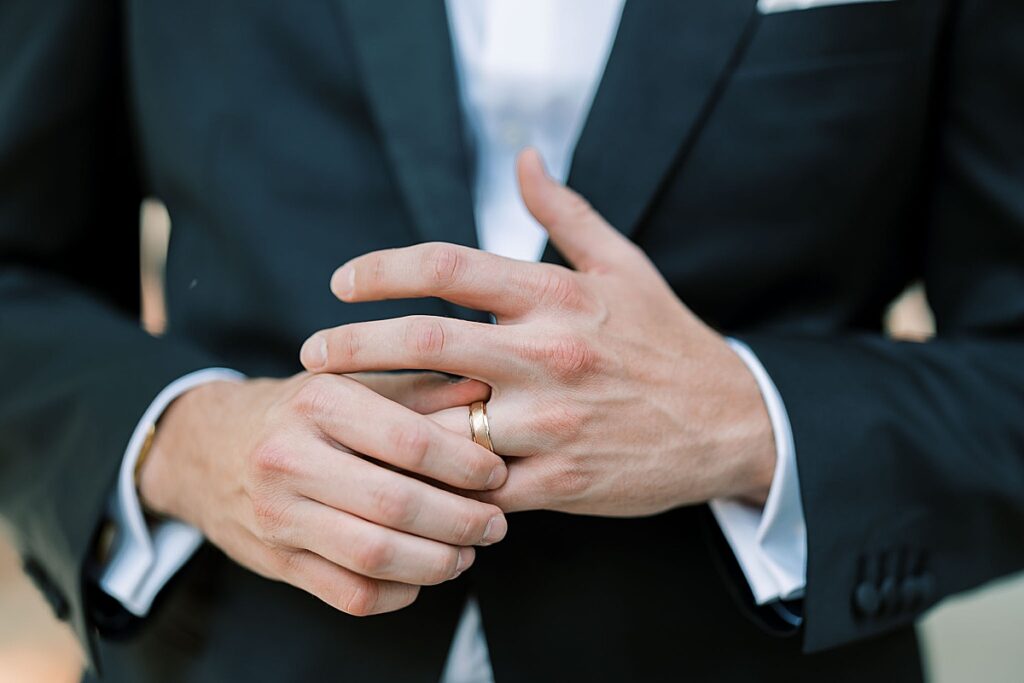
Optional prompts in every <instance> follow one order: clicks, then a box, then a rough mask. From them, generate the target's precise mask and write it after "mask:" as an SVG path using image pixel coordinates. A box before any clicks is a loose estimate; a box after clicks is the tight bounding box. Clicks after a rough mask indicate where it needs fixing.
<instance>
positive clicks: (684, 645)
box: [0, 0, 1024, 681]
mask: <svg viewBox="0 0 1024 683" xmlns="http://www.w3.org/2000/svg"><path fill="white" fill-rule="evenodd" d="M1022 33H1024V4H1021V3H1020V2H1018V1H1017V0H1003V1H999V0H988V1H985V0H893V1H892V2H872V3H858V4H851V5H846V6H834V7H825V8H819V9H813V10H807V11H798V12H791V13H784V14H776V15H771V16H764V17H762V16H760V15H758V14H757V12H756V10H755V1H754V0H714V1H713V2H712V1H710V0H709V1H704V2H700V1H698V0H664V1H655V0H631V1H630V2H629V3H628V4H627V5H626V8H625V12H624V15H623V17H622V23H621V27H620V29H619V32H618V35H617V37H616V40H615V44H614V48H613V50H612V54H611V57H610V61H609V63H608V66H607V70H606V72H605V74H604V78H603V81H602V83H601V85H600V89H599V90H598V93H597V96H596V100H595V102H594V105H593V109H592V111H591V113H590V116H589V119H588V121H587V123H586V126H585V129H584V131H583V134H582V138H581V140H580V142H579V145H578V148H577V151H576V154H575V158H574V162H573V166H572V172H571V177H570V184H571V185H572V186H573V187H575V188H576V189H578V190H579V191H580V192H582V193H583V194H584V195H585V196H587V197H588V198H589V199H590V200H591V201H592V203H593V204H594V206H595V207H596V208H597V209H598V210H599V211H600V212H601V213H603V214H604V215H605V216H606V217H607V218H608V220H609V221H610V222H611V223H612V224H614V225H615V226H617V227H618V228H619V229H620V230H622V231H623V232H625V233H626V234H628V235H630V236H631V237H632V238H633V239H634V240H635V241H636V242H637V243H638V244H640V245H641V246H642V247H643V248H644V249H646V250H647V252H648V253H649V254H650V255H651V257H652V259H653V260H654V262H655V264H656V265H657V266H658V268H659V269H660V270H661V272H662V273H663V274H664V275H665V277H666V278H667V280H668V281H669V282H670V283H671V285H672V286H673V287H674V289H675V290H676V292H677V293H678V294H679V296H680V297H681V298H682V299H683V300H684V301H685V302H686V303H687V304H688V305H690V306H691V307H692V308H693V309H694V310H695V311H696V312H697V313H698V314H699V315H700V316H702V317H703V318H704V319H705V320H707V321H708V322H709V323H710V324H712V325H714V326H716V327H717V328H718V329H720V330H722V331H723V332H726V333H729V334H733V335H736V336H738V337H740V338H741V339H743V340H745V341H746V342H747V343H748V344H750V346H751V347H752V348H753V350H754V351H755V352H756V354H757V355H758V356H759V358H760V359H761V360H762V362H763V363H764V365H765V366H766V368H767V370H768V372H769V373H770V375H771V377H772V378H773V379H774V381H775V383H776V384H777V386H778V388H779V390H780V392H781V394H782V396H783V399H784V401H785V404H786V408H787V410H788V412H789V416H790V419H791V421H792V425H793V431H794V435H795V443H796V452H797V460H798V464H799V473H800V480H801V491H802V496H803V505H804V511H805V514H806V518H807V530H808V544H809V559H808V569H807V592H806V599H805V602H804V616H805V621H804V624H803V626H802V628H801V629H800V630H799V631H797V632H791V633H789V635H788V637H786V636H784V635H783V636H780V635H779V634H778V633H777V632H776V630H775V629H771V628H768V626H769V624H768V622H767V621H765V620H764V619H763V618H762V616H763V615H762V616H759V615H757V614H751V615H750V616H753V617H754V618H748V615H747V614H746V612H748V611H749V612H751V613H753V610H748V609H747V607H749V605H746V606H745V603H744V601H745V600H746V601H749V596H744V595H743V591H744V590H745V587H744V584H743V582H742V580H741V579H737V578H736V577H735V575H734V570H735V566H730V564H729V563H730V562H731V559H730V558H729V556H728V554H727V553H722V552H720V551H719V550H718V549H717V547H716V543H719V542H720V539H715V538H711V539H710V540H711V541H712V542H711V543H710V544H708V543H706V542H705V539H704V538H703V537H704V536H705V535H706V534H711V535H712V536H713V535H714V533H715V531H714V527H713V525H708V524H706V523H705V521H704V520H703V519H702V509H701V508H693V509H681V510H676V511H673V512H671V513H668V514H664V515H660V516H656V517H652V518H647V519H634V520H608V519H597V518H588V517H579V516H576V517H571V516H564V515H556V514H546V513H531V514H522V515H516V516H514V517H513V518H512V519H511V522H510V524H511V531H510V533H509V535H508V538H507V539H506V540H505V541H504V542H502V543H501V544H498V545H497V546H495V547H493V548H488V549H485V550H482V551H481V552H480V555H479V559H478V561H477V564H476V565H475V567H474V568H473V571H471V572H468V573H467V575H466V576H465V577H463V578H462V579H460V580H458V581H455V582H452V583H449V584H446V585H444V586H440V587H436V588H430V589H427V590H425V591H424V592H423V595H422V597H421V599H420V600H419V601H418V602H417V603H416V604H415V605H414V606H412V607H410V608H408V609H406V610H402V611H400V612H397V613H394V614H389V615H385V616H380V617H374V618H369V619H356V618H351V617H348V616H346V615H344V614H341V613H338V612H336V611H334V610H332V609H330V608H328V607H326V606H325V605H323V604H321V603H320V602H318V601H317V600H316V599H315V598H312V597H310V596H308V595H306V594H304V593H302V592H301V591H298V590H296V589H293V588H291V587H289V586H287V585H283V584H276V583H271V582H269V581H266V580H264V579H262V578H259V577H257V576H255V575H254V574H252V573H249V572H247V571H245V570H243V569H241V568H240V567H239V566H237V565H235V564H234V563H232V562H230V561H229V560H227V559H226V558H225V557H224V556H223V555H221V554H220V553H219V552H218V551H216V549H213V548H206V549H205V550H203V552H202V553H201V554H200V556H199V557H197V558H196V559H195V560H194V561H193V562H192V563H190V565H189V566H188V567H187V568H186V570H185V572H184V573H183V574H182V575H181V576H180V577H179V578H178V579H177V580H176V581H175V582H174V583H173V584H172V585H171V586H170V587H169V588H168V589H167V591H166V592H165V594H164V595H163V599H162V601H161V604H160V605H158V607H157V609H156V610H155V613H154V614H153V615H152V616H151V617H150V618H149V619H147V620H145V621H144V622H142V623H141V624H139V625H137V627H135V628H131V629H113V628H110V627H109V625H110V622H109V621H108V620H105V619H104V618H102V615H103V614H105V611H104V610H103V609H102V605H101V603H102V600H98V599H95V598H93V597H89V596H90V595H92V593H91V592H90V590H89V586H90V585H91V583H90V580H89V579H88V577H87V576H86V575H87V573H88V572H89V571H90V570H89V565H90V561H89V558H90V553H91V548H92V547H93V542H94V541H93V536H94V534H95V531H96V529H97V526H98V524H99V521H100V519H101V518H102V517H103V515H104V508H105V505H106V503H107V499H108V496H109V494H110V492H111V490H112V487H113V484H114V478H115V473H116V471H117V469H118V466H119V462H120V459H121V456H122V453H123V451H124V447H125V444H126V442H127V440H128V436H129V434H130V432H131V430H132V429H133V428H134V426H135V424H136V421H137V420H138V419H139V416H140V415H141V413H142V412H143V410H144V408H145V407H146V406H147V405H148V403H149V402H150V400H151V399H152V398H153V397H154V396H155V395H156V393H157V392H158V391H159V390H160V389H161V388H162V387H163V386H165V385H166V384H168V383H169V382H170V381H172V380H173V379H175V378H176V377H179V376H181V375H182V374H185V373H186V372H188V371H190V370H194V369H197V368H202V367H208V366H215V365H223V366H230V367H234V368H238V369H239V370H242V371H244V372H246V373H249V374H251V375H260V374H266V375H277V376H280V375H285V374H288V373H291V372H293V371H295V370H297V369H298V363H297V359H296V356H297V349H298V348H299V344H300V342H301V341H302V340H303V339H304V338H305V336H306V335H307V334H309V333H310V332H312V331H314V330H316V329H319V328H322V327H325V326H330V325H336V324H339V323H343V322H348V321H355V320H364V319H369V318H382V317H388V316H397V315H404V314H410V313H427V314H452V313H454V312H455V311H453V309H450V308H448V307H446V306H445V305H444V304H441V303H439V302H437V301H434V300H425V301H415V302H390V303H381V304H373V305H343V304H340V303H339V302H337V301H336V300H335V299H334V298H333V297H332V296H331V294H330V292H329V291H328V288H327V282H328V279H329V276H330V273H331V272H332V270H333V269H334V268H335V267H336V266H337V265H338V264H340V263H342V262H343V261H345V260H346V259H349V258H351V257H353V256H355V255H357V254H360V253H363V252H366V251H369V250H372V249H379V248H383V247H392V246H398V245H403V244H409V243H413V242H418V241H422V240H447V241H452V242H458V243H462V244H469V245H472V244H474V241H475V235H474V225H473V214H472V206H471V197H470V190H469V183H468V177H469V169H468V164H467V154H466V148H465V144H464V141H463V135H462V132H461V127H460V120H459V118H460V113H459V107H458V103H457V98H456V89H455V76H454V69H453V64H452V54H451V47H450V39H449V36H448V32H447V25H446V21H445V15H444V7H443V3H442V2H440V0H434V1H432V2H427V1H425V0H404V1H397V0H396V1H392V2H382V1H380V0H307V1H304V2H290V3H282V2H271V1H269V0H250V1H247V2H241V1H231V0H214V1H211V0H180V1H179V2H175V3H153V2H142V1H138V0H135V1H131V0H124V1H121V2H115V1H114V0H105V1H96V0H90V1H87V0H48V1H47V2H37V1H36V0H6V1H5V2H3V3H2V4H0V67H2V74H0V380H2V387H3V390H2V394H0V435H2V438H0V512H2V514H3V515H4V516H5V517H7V518H8V519H9V520H11V521H12V522H13V525H14V527H15V531H16V536H17V540H18V543H19V544H20V547H21V550H22V552H23V554H24V557H25V561H26V569H27V570H28V571H29V573H30V574H31V575H32V576H33V577H34V578H35V580H36V582H37V583H38V584H39V585H40V587H41V588H42V589H43V591H44V592H45V593H46V595H47V596H48V598H49V599H50V601H51V603H52V604H53V605H54V608H55V610H56V611H57V613H58V614H59V615H60V616H61V617H62V618H65V619H68V620H69V621H70V622H71V624H72V625H73V626H74V628H75V629H76V630H77V632H78V633H79V635H80V636H81V638H82V639H83V642H85V643H86V645H87V646H88V647H89V650H90V652H92V654H93V655H94V656H95V657H96V661H97V663H98V664H100V665H101V667H102V670H103V671H104V672H105V674H106V675H107V676H109V677H110V679H111V680H168V681H177V680H190V681H191V680H196V681H206V680H209V681H216V680H241V679H243V678H244V679H248V680H275V681H276V680H319V679H321V678H323V679H330V680H397V681H406V680H408V681H420V680H422V681H436V680H437V678H438V676H439V673H440V670H441V666H442V664H443V661H444V659H445V655H446V651H447V648H448V645H449V643H450V641H451V636H452V632H453V629H454V627H455V623H456V620H457V618H458V615H459V612H460V610H461V608H462V605H463V601H464V597H465V595H466V593H467V591H469V590H472V591H474V592H475V593H476V595H478V596H479V600H480V605H481V608H482V611H483V618H484V624H485V628H486V632H487V636H488V642H489V645H490V649H491V655H492V661H493V665H494V669H495V672H496V674H497V678H498V680H504V681H508V680H530V681H538V680H558V681H564V680H680V679H685V680H716V681H723V680H750V679H755V678H756V679H758V680H770V679H776V678H778V679H779V680H785V681H797V680H868V679H882V680H913V679H916V678H918V677H919V676H920V668H919V663H918V660H917V650H916V641H915V637H914V634H913V630H912V623H913V620H914V619H915V617H916V616H917V615H918V614H920V613H921V611H922V610H924V609H925V608H927V607H928V606H929V605H931V604H932V603H934V602H935V601H937V600H939V599H941V598H942V597H944V596H946V595H949V594H951V593H954V592H957V591H961V590H964V589H967V588H970V587H972V586H976V585H978V584H980V583H983V582H985V581H987V580H989V579H992V578H994V577H996V576H999V575H1002V574H1005V573H1007V572H1011V571H1014V570H1017V569H1019V568H1021V567H1022V566H1024V546H1022V543H1021V541H1020V539H1021V537H1022V532H1024V123H1022V122H1024V41H1022V40H1021V39H1020V36H1021V35H1022ZM144 195H155V196H157V197H160V198H161V199H162V200H163V201H164V202H165V203H166V205H167V206H168V208H169V211H170V214H171V217H172V219H173V223H174V235H173V238H172V241H171V247H170V256H169V263H168V272H167V294H168V305H169V311H170V331H169V333H168V334H167V335H166V336H165V337H164V338H161V339H154V338H150V337H149V336H147V335H146V334H144V333H143V332H141V331H140V330H139V328H138V324H137V319H138V314H139V310H138V308H139V306H138V295H137V292H138V267H137V262H138V217H137V214H138V204H139V199H140V197H142V196H144ZM553 257H554V255H552V254H549V258H553ZM918 279H922V280H924V282H925V283H926V287H927V291H928V294H929V297H930V300H931V304H932V306H933V308H934V310H935V314H936V319H937V323H938V329H939V335H938V338H937V339H935V340H934V341H932V342H929V343H926V344H911V343H896V342H893V341H889V340H887V339H885V338H884V337H883V335H882V333H881V329H880V328H881V321H882V317H883V312H884V311H885V308H886V306H887V304H888V303H889V302H890V301H891V300H892V299H893V297H894V296H895V295H896V294H898V293H899V292H900V291H901V290H902V289H903V288H904V287H905V286H906V285H907V284H908V283H910V282H912V281H915V280H918ZM460 314H464V315H470V314H469V313H466V312H460ZM719 565H722V566H721V567H720V566H719ZM723 568H724V571H723ZM731 593H735V594H737V596H738V597H739V598H740V599H738V600H736V599H733V597H731V595H730V594H731ZM99 627H105V628H103V629H102V630H103V633H102V634H101V635H99V636H98V635H97V632H98V628H99Z"/></svg>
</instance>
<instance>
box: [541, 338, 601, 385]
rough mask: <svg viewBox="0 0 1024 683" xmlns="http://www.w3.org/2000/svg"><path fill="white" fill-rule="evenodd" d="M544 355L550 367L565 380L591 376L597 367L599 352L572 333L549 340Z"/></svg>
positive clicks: (559, 377) (557, 376) (553, 372)
mask: <svg viewBox="0 0 1024 683" xmlns="http://www.w3.org/2000/svg"><path fill="white" fill-rule="evenodd" d="M544 356H545V359H546V361H547V363H548V369H549V370H550V371H551V372H552V374H553V375H554V376H555V377H556V378H558V379H561V380H563V381H571V380H576V379H580V378H582V377H585V376H589V375H591V374H592V373H593V372H594V371H595V370H596V369H597V353H596V352H595V351H594V349H593V348H592V347H591V346H590V344H588V343H587V342H586V341H584V340H583V339H581V338H580V337H578V336H575V335H571V334H563V335H559V336H555V337H553V338H552V339H551V340H549V341H548V342H547V346H546V348H545V353H544Z"/></svg>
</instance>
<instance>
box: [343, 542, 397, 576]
mask: <svg viewBox="0 0 1024 683" xmlns="http://www.w3.org/2000/svg"><path fill="white" fill-rule="evenodd" d="M394 558H395V548H394V546H392V545H391V543H389V542H388V541H387V540H386V539H382V538H368V539H366V540H364V541H362V542H361V543H359V544H357V545H356V547H355V549H354V553H353V562H354V563H355V565H356V569H357V571H359V572H361V573H363V574H372V575H378V574H381V573H382V572H384V571H386V570H387V569H388V568H389V567H390V566H391V563H392V562H393V561H394Z"/></svg>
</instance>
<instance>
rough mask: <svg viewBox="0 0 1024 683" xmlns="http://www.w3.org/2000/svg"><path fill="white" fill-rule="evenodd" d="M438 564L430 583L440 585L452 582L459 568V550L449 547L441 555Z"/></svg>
mask: <svg viewBox="0 0 1024 683" xmlns="http://www.w3.org/2000/svg"><path fill="white" fill-rule="evenodd" d="M439 555H440V556H439V557H438V559H437V561H436V564H437V566H436V567H435V568H434V571H433V572H432V576H431V577H430V583H432V584H438V583H443V582H445V581H448V580H450V579H451V578H452V577H454V576H455V574H456V572H457V571H458V568H459V549H458V548H455V547H449V548H447V549H445V551H444V552H442V553H440V554H439Z"/></svg>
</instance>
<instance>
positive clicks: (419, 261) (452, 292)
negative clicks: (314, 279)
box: [331, 242, 554, 317]
mask: <svg viewBox="0 0 1024 683" xmlns="http://www.w3.org/2000/svg"><path fill="white" fill-rule="evenodd" d="M552 268H554V267H553V266H550V265H547V264H537V263H528V262H525V261H517V260H515V259H510V258H505V257H504V256H498V255H496V254H490V253H487V252H485V251H480V250H478V249H471V248H469V247H464V246H460V245H457V244H448V243H444V242H434V243H428V244H418V245H415V246H411V247H403V248H401V249H385V250H381V251H374V252H370V253H369V254H364V255H362V256H359V257H357V258H355V259H352V260H351V261H349V262H348V263H346V264H345V265H343V266H342V267H341V268H339V269H338V270H337V271H335V273H334V276H333V277H332V278H331V291H333V292H334V294H335V296H337V297H338V298H339V299H341V300H342V301H348V302H355V301H379V300H382V299H411V298H420V297H439V298H442V299H445V300H447V301H451V302H452V303H455V304H459V305H461V306H466V307H467V308H473V309H476V310H480V311H489V312H492V313H494V314H495V315H497V316H499V317H516V316H520V315H522V314H524V313H526V312H528V311H530V310H532V309H533V308H534V307H535V306H536V305H537V300H538V294H539V292H538V289H539V288H541V287H543V286H544V285H545V277H546V275H545V272H547V271H550V270H551V269H552Z"/></svg>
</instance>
